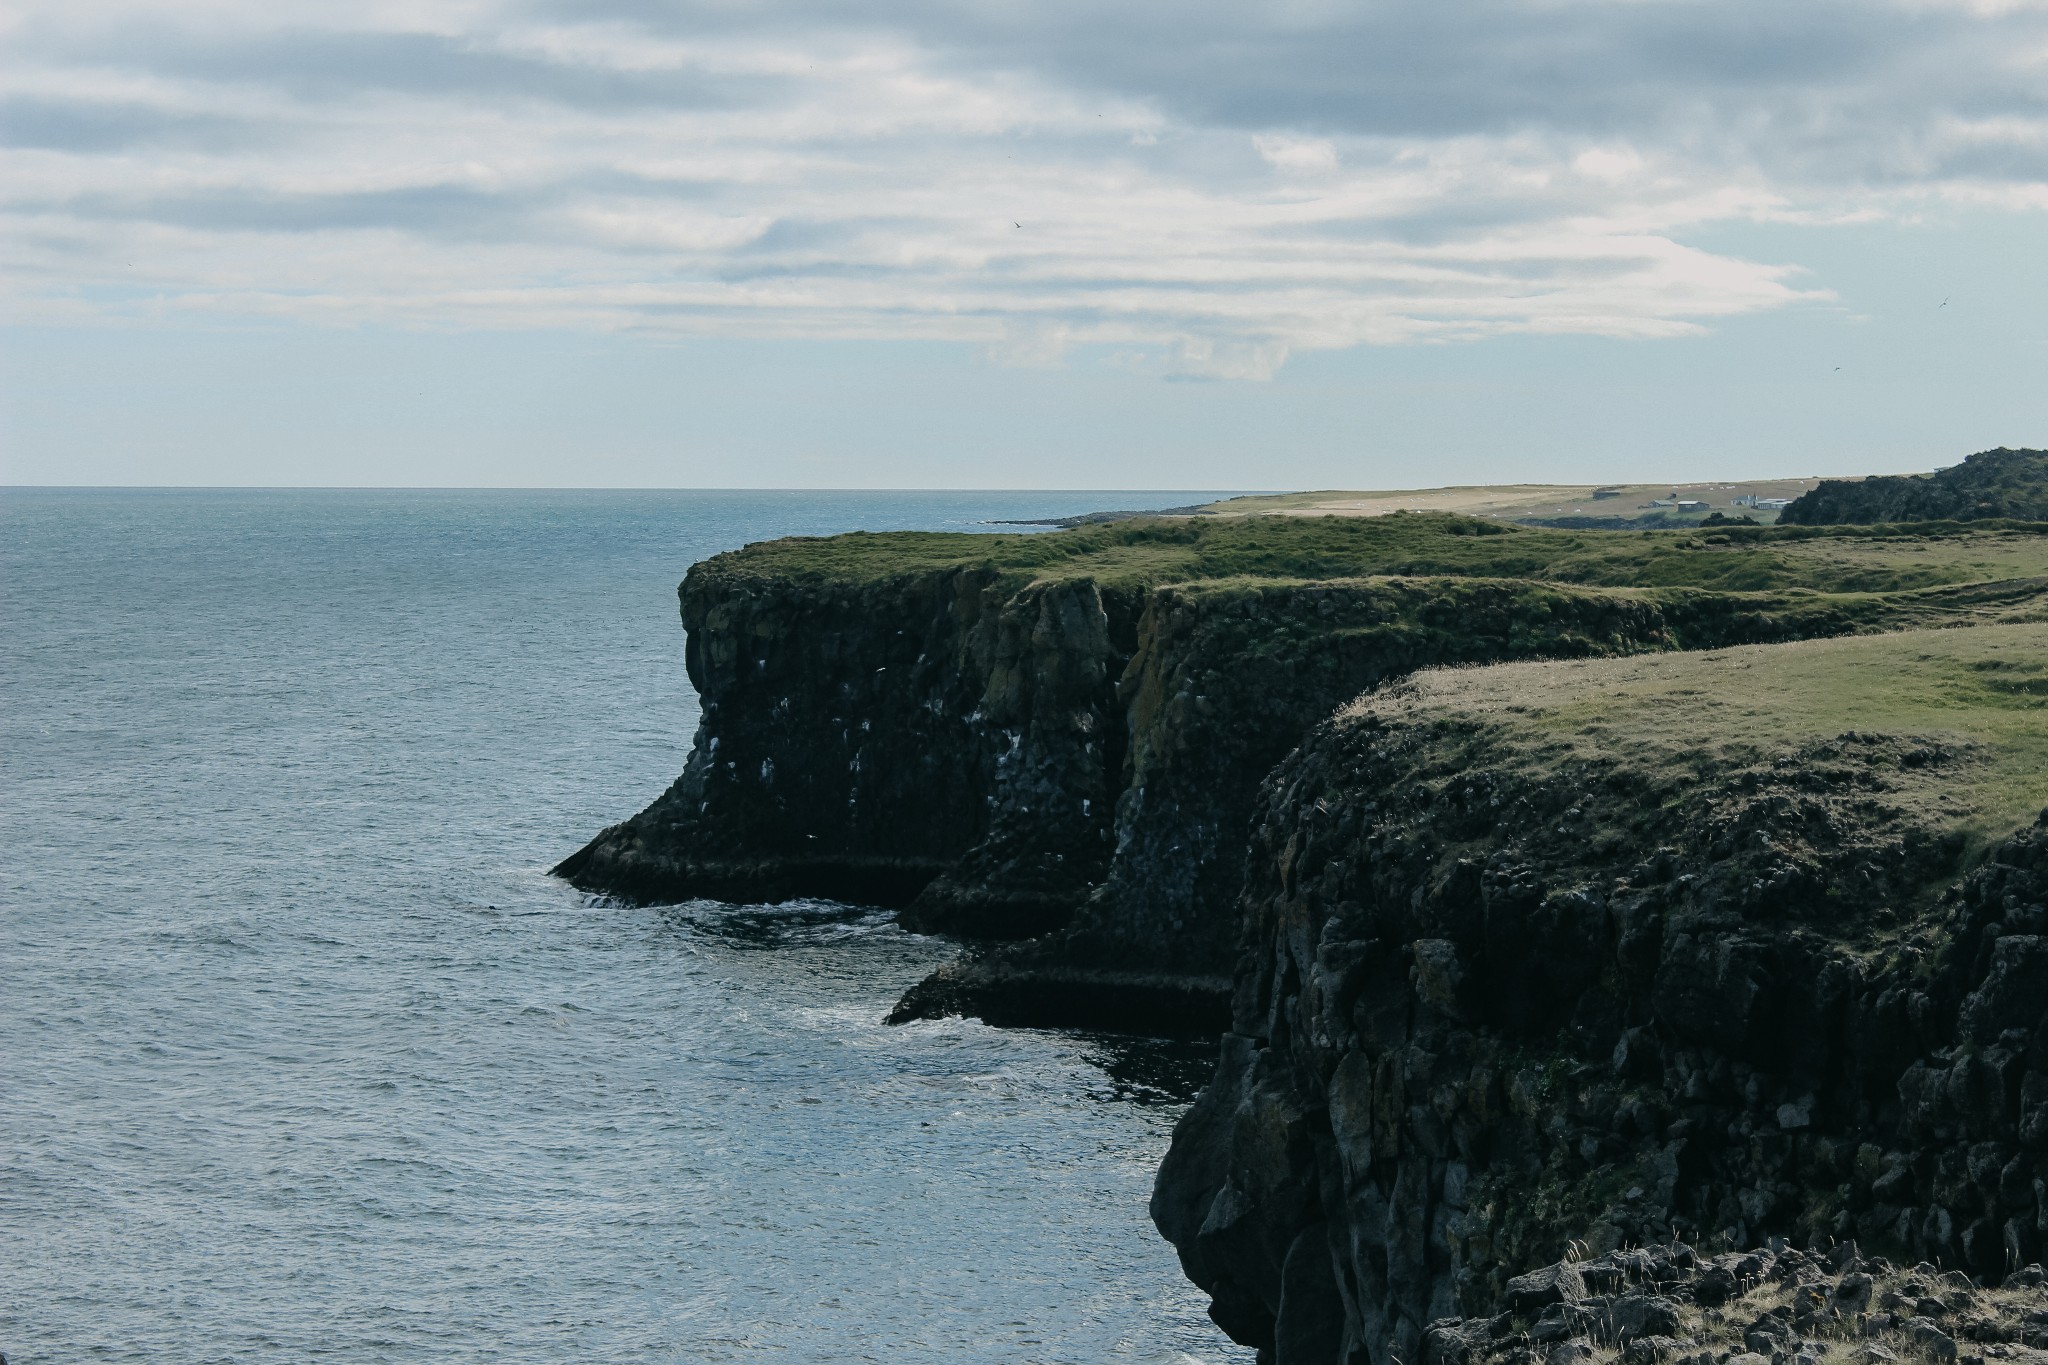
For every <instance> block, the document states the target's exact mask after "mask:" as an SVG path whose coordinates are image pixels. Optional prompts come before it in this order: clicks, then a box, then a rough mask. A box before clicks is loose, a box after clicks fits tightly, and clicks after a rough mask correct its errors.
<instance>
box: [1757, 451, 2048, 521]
mask: <svg viewBox="0 0 2048 1365" xmlns="http://www.w3.org/2000/svg"><path fill="white" fill-rule="evenodd" d="M1992 517H2006V518H2011V519H2013V520H2015V521H2048V450H2008V449H2006V448H2005V447H2003V446H2000V447H1999V448H1998V449H1996V450H1985V451H1979V452H1978V453H1977V454H1975V455H1972V456H1970V457H1969V458H1968V459H1966V460H1964V461H1963V462H1962V463H1961V464H1959V465H1951V466H1950V467H1949V468H1947V469H1942V470H1937V471H1935V472H1934V473H1932V474H1908V475H1881V476H1879V477H1876V478H1869V479H1824V480H1822V481H1821V484H1820V486H1819V487H1817V488H1814V489H1813V490H1812V491H1810V492H1808V493H1805V494H1802V495H1801V496H1800V497H1797V498H1795V499H1793V501H1792V505H1791V506H1789V507H1787V508H1786V509H1785V510H1784V511H1783V512H1781V513H1780V514H1779V516H1778V520H1779V524H1781V525H1785V526H1826V525H1838V524H1841V523H1845V522H1856V523H1865V524H1867V523H1873V522H1911V521H1982V520H1985V519H1987V518H1992Z"/></svg>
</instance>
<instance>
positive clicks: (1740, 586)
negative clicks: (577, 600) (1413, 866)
mask: <svg viewBox="0 0 2048 1365" xmlns="http://www.w3.org/2000/svg"><path fill="white" fill-rule="evenodd" d="M975 567H981V568H986V569H988V570H989V571H991V572H994V573H996V574H997V575H998V576H1000V577H1002V578H1004V579H1006V580H1011V581H1013V582H1015V583H1016V584H1017V585H1018V586H1021V585H1022V584H1024V583H1026V582H1029V581H1031V580H1032V579H1036V578H1054V579H1065V578H1083V577H1085V578H1092V579H1095V580H1097V581H1099V582H1102V583H1104V584H1105V585H1122V586H1134V587H1143V586H1153V585H1157V584H1163V583H1185V582H1196V581H1202V580H1210V579H1233V578H1235V579H1266V580H1275V579H1286V580H1296V581H1301V580H1319V579H1331V578H1361V577H1374V576H1382V575H1409V576H1431V577H1435V576H1471V577H1485V578H1528V579H1536V580H1542V581H1550V582H1558V583H1572V584H1578V585H1582V586H1589V587H1695V588H1713V589H1719V590H1722V591H1748V592H1759V591H1766V590H1779V589H1788V588H1804V589H1812V590H1815V591H1819V592H1838V593H1839V592H1862V593H1869V592H1896V591H1900V590H1904V589H1912V588H1923V587H1931V586H1938V585H1942V584H1955V583H1969V582H1983V581H1989V580H1992V579H2002V578H2034V577H2042V578H2048V526H2039V527H2018V526H2011V525H2005V524H1999V525H1990V526H1980V527H1975V528H1964V527H1958V526H1953V525H1948V524H1943V523H1929V524H1926V525H1923V526H1919V527H1915V528H1911V529H1903V528H1891V527H1879V528H1869V527H1826V528H1820V527H1788V528H1776V527H1759V528H1740V529H1738V530H1736V531H1734V532H1721V531H1708V532H1702V531H1642V532H1608V531H1553V530H1544V529H1539V528H1530V527H1515V526H1507V525H1504V524H1502V523H1499V522H1490V521H1481V520H1478V519H1475V518H1470V517H1461V516H1455V515H1451V514H1448V513H1413V514H1399V515H1394V516H1385V517H1236V518H1214V519H1209V518H1171V519H1156V520H1154V519H1146V520H1135V521H1124V522H1114V523H1110V524H1107V525H1100V526H1084V527H1078V528H1076V529H1074V530H1070V531H1058V532H1053V533H1050V534H1045V535H972V534H966V533H950V534H949V533H931V532H893V533H883V534H872V533H856V534H853V535H844V536H834V537H831V538H828V539H804V538H798V539H789V540H778V541H769V542H765V543H762V544H758V545H751V546H748V547H747V548H746V549H744V550H740V551H736V552H734V553H732V554H728V555H721V556H718V557H717V558H715V559H713V560H709V561H706V563H705V564H704V565H702V566H700V568H699V572H700V573H702V574H704V575H706V576H714V575H715V576H727V577H762V578H777V579H800V580H841V581H860V580H872V579H876V578H885V577H891V576H895V575H900V574H909V573H925V572H930V571H933V570H942V569H952V568H975Z"/></svg>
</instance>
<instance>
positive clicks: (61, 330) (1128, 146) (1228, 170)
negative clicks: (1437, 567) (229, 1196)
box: [0, 0, 2048, 488]
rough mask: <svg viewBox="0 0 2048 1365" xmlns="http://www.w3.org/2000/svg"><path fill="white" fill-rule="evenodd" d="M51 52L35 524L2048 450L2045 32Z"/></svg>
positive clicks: (1005, 8) (117, 30)
mask: <svg viewBox="0 0 2048 1365" xmlns="http://www.w3.org/2000/svg"><path fill="white" fill-rule="evenodd" d="M0 24H4V25H5V38H6V42H5V45H4V46H5V51H6V54H7V55H6V57H5V59H4V65H0V75H4V80H5V87H4V94H0V142H4V143H5V149H4V153H0V154H4V157H5V162H4V169H5V174H4V175H0V219H4V227H0V231H4V247H5V252H4V256H0V301H4V304H5V312H4V317H5V326H4V329H0V482H16V483H123V484H137V483H198V484H372V485H402V484H426V485H469V484H482V485H624V486H693V485H694V486H830V487H859V486H881V487H889V486H899V487H900V486H960V487H1106V488H1132V487H1176V488H1186V487H1272V488H1293V487H1374V486H1415V485H1429V484H1438V483H1446V482H1481V481H1485V482H1497V481H1510V480H1517V481H1518V480H1560V481H1571V480H1582V479H1583V480H1610V479H1620V478H1630V477H1639V478H1643V479H1665V478H1671V479H1680V478H1687V477H1700V478H1707V477H1735V476H1758V475H1765V474H1774V473H1784V474H1813V473H1823V472H1866V471H1880V470H1905V469H1920V468H1928V467H1931V466H1933V465H1936V464H1944V463H1951V462H1953V461H1954V460H1955V459H1957V458H1960V457H1961V456H1962V455H1963V454H1966V453H1968V452H1970V451H1972V450H1976V449H1980V448H1983V447H1985V446H1989V445H1995V444H2033V445H2048V5H2043V4H2039V3H1965V2H1962V0H1958V2H1957V3H1947V2H1945V0H1913V2H1912V3H1894V4H1882V3H1861V4H1839V3H1830V2H1829V0H1811V2H1809V3H1801V4H1786V3H1783V0H1773V2H1772V3H1761V0H1758V2H1756V3H1751V0H1713V2H1712V3H1695V2H1693V0H1600V2H1599V3H1593V2H1590V0H1472V2H1471V3H1463V4H1453V5H1445V4H1441V3H1423V0H1372V2H1370V3H1354V4H1335V3H1320V2H1319V0H1290V3H1283V4H1278V5H1267V6H1259V7H1248V6H1243V5H1228V4H1220V3H1219V4H1200V3H1182V4H1175V5H1166V4H1151V3H1134V4H1131V5H1127V6H1121V7H1104V6H1100V5H1082V4H1079V3H1074V4H1067V3H1063V2H1062V0H1044V2H1043V3H1035V4H1030V5H1025V4H1020V3H991V4H939V3H901V2H900V0H880V2H878V3H872V4H863V5H859V6H853V5H844V4H835V3H815V2H813V3H796V4H788V5H773V6H771V5H757V4H750V5H738V4H703V3H657V2H656V0H584V2H582V3H577V4H569V3H567V2H566V0H559V2H558V0H413V2H412V3H407V4H404V5H398V4H380V3H375V0H371V2H370V3H363V2H362V0H356V3H350V4H340V3H334V4H329V3H324V0H302V3H298V4H294V5H292V6H288V7H280V6H276V5H273V4H256V3H252V2H251V0H187V2H186V3H181V4H179V5H175V6H173V5H170V4H167V3H156V2H155V0H151V2H150V3H138V2H137V0H99V2H98V3H95V4H94V5H91V6H77V5H60V4H56V3H45V0H23V2H22V3H17V4H15V5H13V6H10V7H9V12H8V14H7V15H6V17H5V18H4V19H0ZM1944 301H1945V302H1944Z"/></svg>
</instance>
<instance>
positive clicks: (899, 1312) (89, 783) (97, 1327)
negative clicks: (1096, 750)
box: [0, 489, 1250, 1365]
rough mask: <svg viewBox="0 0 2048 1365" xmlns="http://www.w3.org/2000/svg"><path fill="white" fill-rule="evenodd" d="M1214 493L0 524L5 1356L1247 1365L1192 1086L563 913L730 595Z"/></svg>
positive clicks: (941, 949)
mask: <svg viewBox="0 0 2048 1365" xmlns="http://www.w3.org/2000/svg"><path fill="white" fill-rule="evenodd" d="M1205 496H1210V495H1202V494H1195V493H1166V494H1160V493H1151V494H1143V495H1119V494H1114V493H819V492H802V493H782V492H760V493H742V492H509V491H508V492H413V491H406V492H355V491H183V490H179V491H169V490H166V491H112V490H109V491H98V490H94V491H64V490H33V489H13V490H6V491H0V631H4V640H5V644H4V648H0V684H4V698H5V702H4V706H0V828H4V831H5V853H6V857H5V859H4V865H0V1351H4V1352H5V1353H6V1356H7V1359H8V1360H9V1361H10V1362H12V1365H32V1363H33V1362H56V1361H63V1362H75V1361H149V1362H152V1365H169V1363H171V1362H176V1363H178V1365H186V1363H187V1362H206V1361H237V1362H244V1361H277V1362H285V1361H306V1360H323V1359H333V1360H348V1361H350V1362H376V1361H393V1362H402V1361H496V1360H505V1361H568V1360H576V1361H591V1362H598V1361H835V1362H837V1361H870V1360H871V1361H889V1362H896V1363H898V1365H901V1363H903V1362H935V1363H936V1362H949V1363H953V1362H978V1361H988V1362H996V1361H1001V1362H1038V1361H1044V1362H1054V1361H1059V1362H1067V1361H1071V1362H1089V1363H1090V1365H1093V1363H1095V1362H1126V1361H1128V1362H1175V1363H1177V1365H1183V1363H1186V1362H1225V1361H1234V1362H1235V1361H1248V1360H1249V1359H1250V1355H1249V1353H1248V1352H1243V1351H1240V1350H1238V1349H1237V1348H1235V1347H1233V1346H1231V1345H1230V1344H1229V1343H1228V1342H1227V1341H1226V1340H1225V1339H1224V1338H1223V1337H1222V1335H1221V1334H1220V1333H1219V1332H1218V1331H1217V1330H1216V1329H1215V1328H1214V1327H1213V1326H1212V1325H1211V1324H1210V1323H1209V1321H1208V1319H1207V1317H1206V1315H1205V1313H1204V1311H1203V1310H1204V1306H1205V1300H1204V1298H1203V1296H1202V1295H1201V1294H1200V1293H1198V1292H1197V1291H1196V1290H1195V1289H1194V1288H1193V1287H1192V1286H1191V1285H1189V1284H1187V1283H1186V1282H1185V1281H1184V1280H1183V1279H1182V1278H1181V1276H1180V1272H1179V1268H1178V1266H1177V1264H1176V1262H1175V1260H1174V1255H1173V1252H1172V1249H1171V1248H1170V1247H1168V1246H1167V1245H1166V1243H1164V1242H1163V1241H1161V1240H1160V1239H1159V1238H1158V1237H1157V1235H1156V1234H1155V1233H1154V1232H1153V1230H1152V1228H1151V1225H1150V1223H1149V1221H1148V1220H1147V1218H1146V1213H1145V1201H1146V1198H1147V1196H1148V1194H1149V1192H1150V1188H1151V1181H1152V1175H1153V1171H1154V1169H1155V1167H1156V1166H1157V1163H1158V1160H1159V1157H1160V1156H1161V1154H1162V1153H1163V1152H1164V1150H1165V1147H1166V1143H1167V1140H1168V1136H1169V1133H1170V1131H1171V1128H1172V1124H1173V1122H1174V1120H1175V1118H1176V1117H1177V1116H1178V1115H1179V1113H1180V1112H1181V1111H1182V1109H1183V1108H1184V1107H1185V1106H1186V1104H1187V1102H1188V1101H1189V1099H1191V1098H1192V1095H1193V1093H1194V1090H1195V1089H1196V1088H1197V1087H1198V1086H1199V1085H1200V1083H1201V1081H1202V1079H1203V1078H1204V1076H1205V1075H1206V1071H1207V1066H1208V1057H1207V1056H1206V1055H1205V1049H1202V1048H1199V1047H1190V1046H1187V1045H1170V1044H1163V1043H1153V1042H1145V1041H1137V1040H1130V1039H1118V1038H1113V1037H1106V1036H1091V1035H1077V1034H1064V1033H1051V1032H1036V1031H1023V1030H1019V1031H999V1030H995V1029H991V1028H988V1027H985V1026H983V1025H981V1024H978V1023H968V1022H962V1021H959V1020H952V1021H944V1022H938V1023H922V1024H915V1025H911V1026H908V1027H904V1028H887V1027H884V1026H883V1025H882V1024H881V1023H880V1020H881V1018H882V1015H883V1014H884V1012H885V1011H886V1010H887V1009H888V1007H889V1006H890V1005H891V1004H892V1003H893V1002H894V1001H895V999H896V997H897V995H898V994H899V993H900V992H901V991H902V990H903V989H904V988H905V987H907V986H909V985H910V984H912V983H913V982H915V981H916V980H918V979H919V978H920V977H921V976H922V975H923V974H924V973H925V972H926V971H928V970H929V969H930V968H932V967H933V966H935V965H937V964H938V963H939V962H941V961H944V960H945V959H947V958H948V957H950V956H951V955H952V954H953V952H954V951H955V945H953V944H951V943H948V942H945V941H942V940H934V939H927V938H920V937H917V936H915V935H911V934H907V933H904V932H902V931H901V930H899V929H897V928H896V927H894V925H893V924H892V922H891V919H890V917H889V916H888V915H887V914H884V913H881V912H878V911H875V910H873V909H870V908H866V907H861V906H851V905H840V904H834V903H829V902H799V903H794V904H790V905H784V906H775V907H740V906H728V905H718V904H711V903H705V902H698V903H691V904H685V905H676V906H666V907H656V908H648V909H622V908H618V907H613V906H604V905H596V904H592V903H590V902H589V901H588V900H587V898H585V897H583V896H582V895H580V894H578V893H577V892H575V891H573V890H571V889H570V888H568V887H566V886H564V885H562V884H561V883H559V882H557V881H555V880H553V879H551V878H549V877H548V876H547V875H546V869H547V868H548V867H549V866H550V865H552V864H553V863H554V862H556V861H557V860H558V859H560V858H562V857H563V856H565V855H567V854H568V853H570V852H572V851H573V850H574V849H575V848H577V847H578V846H579V845H580V844H581V843H583V842H584V841H585V840H586V839H587V838H588V837H589V836H590V835H591V834H593V833H595V832H596V831H597V830H598V829H599V828H601V827H602V826H604V825H606V824H610V823H612V822H615V821H617V820H620V819H623V818H625V817H626V816H628V815H630V814H632V813H633V812H634V811H636V810H638V809H639V808H640V807H641V806H643V805H644V804H646V802H647V801H649V800H650V799H652V798H653V797H654V796H655V795H657V794H658V793H659V792H660V791H661V790H662V789H663V788H664V787H665V786H666V785H667V784H668V783H669V782H670V781H672V780H673V779H674V777H675V775H676V774H677V773H678V772H679V771H680V770H681V767H682V763H683V759H684V756H685V753H686V751H687V749H688V745H689V741H690V736H691V733H692V731H693V729H694V727H695V720H696V712H695V699H694V698H693V696H692V695H691V693H690V690H689V685H688V680H687V679H686V677H685V676H684V672H683V666H682V643H683V641H682V631H681V628H680V625H679V624H678V621H677V616H676V603H675V585H676V583H677V582H678V581H679V580H680V579H681V577H682V574H683V572H684V570H685V569H687V568H688V566H689V565H690V564H691V563H692V562H693V561H695V560H697V559H700V558H702V557H704V556H705V555H708V554H712V553H716V552H717V551H720V550H724V549H728V548H731V547H734V546H737V545H740V544H742V543H744V542H747V541H752V540H760V539H765V538H769V537H774V536H781V535H789V534H826V533H831V532H836V531H843V530H851V529H873V530H881V529H947V528H950V529H977V528H980V525H981V523H983V522H984V521H986V520H988V519H991V518H1003V517H1020V516H1032V515H1042V514H1062V513H1070V512H1080V511H1090V510H1096V509H1100V508H1104V507H1124V506H1147V505H1151V506H1168V505H1174V504H1179V503H1186V502H1192V501H1200V500H1202V499H1203V498H1204V497H1205Z"/></svg>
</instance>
